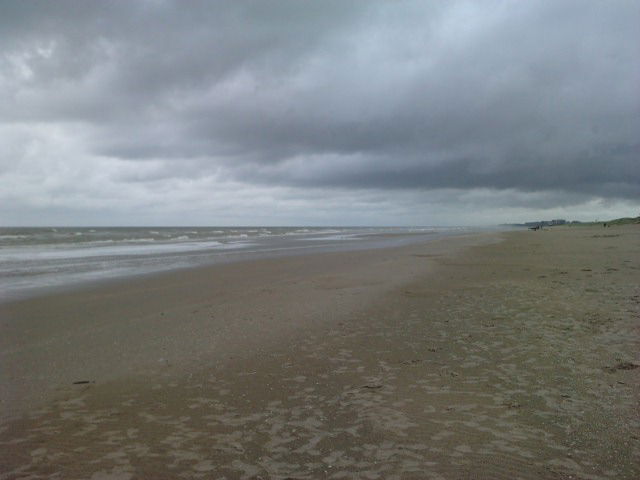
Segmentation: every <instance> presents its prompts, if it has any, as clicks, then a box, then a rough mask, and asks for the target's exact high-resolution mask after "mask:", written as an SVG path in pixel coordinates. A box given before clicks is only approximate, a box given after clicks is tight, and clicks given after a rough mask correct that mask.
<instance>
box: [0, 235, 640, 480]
mask: <svg viewBox="0 0 640 480" xmlns="http://www.w3.org/2000/svg"><path fill="white" fill-rule="evenodd" d="M0 347H1V353H0V355H1V357H0V359H1V362H0V367H1V371H0V400H1V402H2V403H1V408H2V412H1V415H2V416H1V423H0V479H3V480H5V479H27V478H29V479H36V478H59V479H85V478H87V479H94V480H107V479H163V478H166V479H173V478H188V479H190V478H202V479H209V478H216V479H219V478H226V479H239V478H245V479H287V478H288V479H315V478H332V479H350V478H366V479H377V478H380V479H431V478H433V479H567V480H568V479H584V480H587V479H589V480H595V479H635V478H640V403H639V401H640V368H638V366H639V365H640V228H638V226H637V225H628V226H620V227H612V228H606V229H603V228H601V227H598V228H596V227H558V228H551V229H545V230H542V231H537V232H532V231H519V232H508V233H492V234H476V235H466V236H460V237H455V238H447V239H443V240H438V241H434V242H431V243H428V244H424V245H414V246H409V247H402V248H393V249H380V250H367V251H357V252H342V253H326V254H316V255H308V256H298V257H290V258H278V259H265V260H255V261H251V262H243V263H236V264H227V265H218V266H214V267H207V268H199V269H192V270H182V271H175V272H171V273H166V274H160V275H154V276H148V277H144V278H138V279H130V280H126V281H120V282H111V283H109V284H105V285H101V286H94V287H92V286H87V287H85V288H82V289H77V290H75V291H73V292H68V293H58V294H52V295H48V296H43V297H38V298H33V299H28V300H22V301H14V302H7V303H4V304H1V305H0Z"/></svg>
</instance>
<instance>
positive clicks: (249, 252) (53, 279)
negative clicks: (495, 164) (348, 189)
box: [0, 227, 501, 303]
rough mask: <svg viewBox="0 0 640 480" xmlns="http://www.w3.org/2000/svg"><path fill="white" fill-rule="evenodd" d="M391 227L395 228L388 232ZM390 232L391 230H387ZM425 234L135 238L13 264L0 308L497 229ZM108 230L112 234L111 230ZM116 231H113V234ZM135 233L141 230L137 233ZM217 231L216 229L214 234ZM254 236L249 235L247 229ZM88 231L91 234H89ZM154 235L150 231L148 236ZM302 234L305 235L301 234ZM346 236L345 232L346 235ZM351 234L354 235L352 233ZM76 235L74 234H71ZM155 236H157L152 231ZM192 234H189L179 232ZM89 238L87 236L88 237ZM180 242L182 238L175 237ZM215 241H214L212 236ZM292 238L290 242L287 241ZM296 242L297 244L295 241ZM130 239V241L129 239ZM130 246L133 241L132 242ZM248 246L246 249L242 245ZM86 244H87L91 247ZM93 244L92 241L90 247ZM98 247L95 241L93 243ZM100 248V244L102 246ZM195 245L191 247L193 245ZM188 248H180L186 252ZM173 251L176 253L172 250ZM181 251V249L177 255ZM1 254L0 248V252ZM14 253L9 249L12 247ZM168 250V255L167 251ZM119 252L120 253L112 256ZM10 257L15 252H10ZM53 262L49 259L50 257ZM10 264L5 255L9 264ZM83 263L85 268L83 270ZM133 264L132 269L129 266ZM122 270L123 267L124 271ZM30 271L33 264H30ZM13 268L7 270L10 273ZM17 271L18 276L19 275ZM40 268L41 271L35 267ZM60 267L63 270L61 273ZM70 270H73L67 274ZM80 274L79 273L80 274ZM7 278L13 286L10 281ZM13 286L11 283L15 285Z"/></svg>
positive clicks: (0, 288)
mask: <svg viewBox="0 0 640 480" xmlns="http://www.w3.org/2000/svg"><path fill="white" fill-rule="evenodd" d="M393 228H395V227H393ZM393 228H391V229H392V230H393ZM430 228H431V230H430V231H426V230H427V228H426V227H425V229H423V230H421V231H415V232H414V231H410V230H407V231H403V232H391V233H389V232H384V230H385V229H382V228H381V229H379V230H380V232H377V233H376V232H374V233H370V232H368V231H366V229H360V230H359V231H358V230H357V229H355V228H352V229H344V232H347V233H344V232H343V233H344V235H343V234H340V233H339V232H338V231H337V230H336V232H338V236H340V237H342V236H346V237H350V236H356V237H357V239H355V241H354V240H353V239H348V240H345V239H342V238H341V239H340V240H336V239H335V238H333V237H332V235H327V233H325V232H324V231H323V230H322V231H320V232H318V233H314V232H313V231H309V232H307V233H304V234H302V233H298V234H292V235H288V234H282V235H272V236H265V237H256V238H248V237H247V238H246V239H245V238H235V237H233V238H234V241H235V242H236V244H235V246H234V244H233V243H230V244H228V245H227V246H224V248H222V247H221V245H223V244H220V242H219V241H218V240H219V239H218V240H215V241H214V240H213V239H209V240H211V241H213V242H214V243H215V244H216V246H211V247H206V246H204V245H201V246H199V247H197V248H193V245H192V244H190V243H189V242H183V244H180V243H174V244H171V245H168V246H167V245H165V247H164V248H165V249H167V248H168V249H169V250H167V251H164V252H162V251H161V252H156V253H153V252H154V250H153V249H154V248H155V247H157V245H156V244H155V243H148V242H149V241H153V242H155V239H145V238H141V239H138V241H139V242H143V241H145V240H146V241H147V245H142V246H141V244H140V243H135V244H133V247H134V248H136V249H138V250H140V249H142V250H141V251H140V252H139V253H137V254H132V253H127V248H132V245H131V244H122V245H116V246H113V245H111V244H109V246H108V247H106V248H109V249H114V248H119V249H120V250H117V251H111V252H110V255H111V256H108V255H107V252H102V253H101V255H98V254H97V252H95V251H91V249H89V253H87V252H86V251H85V252H84V255H86V256H84V257H83V256H80V257H78V259H79V261H80V265H75V266H73V267H71V266H69V265H67V266H65V265H64V264H63V265H62V266H61V265H58V266H57V267H56V268H58V269H61V270H59V271H58V272H57V273H56V274H55V275H53V274H51V273H44V272H40V273H39V274H35V275H33V276H30V275H29V270H28V268H29V266H28V265H22V266H20V265H14V266H13V267H10V268H9V270H8V272H9V273H8V276H5V277H2V273H6V272H7V271H6V270H5V271H4V272H0V303H7V302H14V301H17V300H28V299H30V298H37V297H42V296H49V295H53V294H61V293H66V292H73V291H77V290H79V289H84V288H85V286H90V287H100V286H103V285H109V284H118V283H119V282H121V281H123V280H127V279H144V278H145V277H149V276H155V275H159V274H163V273H170V272H173V271H185V270H191V269H194V268H195V269H197V268H202V267H205V268H206V267H212V266H215V265H224V264H229V263H240V262H248V261H254V260H264V259H269V258H284V257H293V256H306V255H316V254H323V253H339V252H351V251H357V250H375V249H379V248H397V247H400V246H408V245H412V244H421V243H424V242H430V241H433V240H438V239H440V238H443V237H449V236H459V235H469V234H476V233H478V234H482V233H487V232H489V233H491V232H499V231H501V229H499V228H498V227H494V228H481V227H477V228H472V227H468V228H466V227H465V228H463V227H447V228H440V229H439V228H437V227H430ZM112 230H113V229H112ZM116 230H117V229H116ZM141 231H144V229H142V230H141ZM216 231H217V230H216ZM252 231H254V230H252ZM89 232H94V230H92V229H89ZM154 232H155V231H154ZM305 232H306V230H305ZM349 232H351V233H349ZM353 232H356V233H353ZM75 233H80V232H75ZM155 233H158V232H155ZM183 233H189V234H193V233H195V232H191V231H188V232H183ZM88 234H89V233H88ZM178 238H182V237H178ZM214 238H217V237H214ZM291 239H293V243H292V241H291ZM301 239H302V242H300V240H301ZM134 240H135V239H134ZM132 241H133V240H132ZM243 242H244V243H246V242H249V243H248V244H247V245H244V243H243ZM91 243H92V242H89V244H91ZM93 243H95V242H93ZM98 243H100V242H98ZM102 243H104V241H103V242H102ZM196 243H197V242H196ZM65 245H66V247H67V249H70V250H68V251H67V255H70V256H69V257H68V258H65V257H64V255H62V256H61V257H60V252H55V257H56V258H57V257H60V259H62V261H63V263H64V261H67V262H68V261H70V260H72V259H75V258H76V254H77V253H78V252H75V251H73V248H74V247H77V246H78V245H83V244H82V243H79V244H77V245H76V244H73V243H71V244H65ZM190 245H191V247H190V248H186V247H189V246H190ZM35 247H37V246H36V245H28V246H26V248H28V249H33V248H35ZM40 247H41V248H44V249H45V259H44V260H45V261H46V260H47V259H50V257H51V255H52V252H51V251H47V248H51V245H49V244H42V245H40ZM98 248H105V246H104V245H102V244H101V245H100V246H99V247H98ZM145 248H151V251H150V253H147V254H144V253H143V251H144V249H145ZM176 248H178V250H175V249H176ZM179 248H182V250H179ZM0 249H1V248H0ZM14 249H15V247H14ZM172 250H173V251H172ZM118 252H120V253H118ZM26 254H27V252H26V251H25V252H22V255H23V256H24V255H26ZM13 255H14V256H15V255H16V252H13ZM38 255H39V252H38V250H37V249H36V250H34V251H32V252H29V257H35V258H38ZM51 258H53V257H51ZM96 258H97V259H98V260H100V263H99V267H100V268H97V266H96V264H95V259H96ZM101 258H106V259H107V262H108V265H106V268H105V265H104V264H103V263H102V260H101ZM12 260H13V261H15V259H12V258H11V254H10V255H9V260H8V261H9V264H11V262H12ZM83 262H85V263H86V265H83ZM134 264H135V265H137V266H134ZM125 265H126V266H125ZM32 267H33V265H32ZM50 267H51V265H48V266H47V265H45V267H44V269H45V270H46V269H47V268H50ZM11 268H13V270H11ZM20 268H23V269H24V271H21V270H20ZM41 268H42V267H41ZM65 268H66V270H65ZM71 268H75V269H78V271H76V272H73V271H72V270H71ZM83 268H84V269H85V270H84V271H83V270H82V269H83ZM11 279H13V281H11ZM16 282H17V283H16Z"/></svg>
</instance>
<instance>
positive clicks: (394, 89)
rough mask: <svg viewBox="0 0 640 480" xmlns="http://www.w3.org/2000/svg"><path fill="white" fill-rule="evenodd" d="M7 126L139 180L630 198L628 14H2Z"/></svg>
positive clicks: (152, 4)
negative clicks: (28, 126)
mask: <svg viewBox="0 0 640 480" xmlns="http://www.w3.org/2000/svg"><path fill="white" fill-rule="evenodd" d="M0 8H2V10H3V11H2V14H0V40H1V41H2V45H3V47H2V51H1V52H2V60H1V61H2V63H1V70H0V72H1V74H0V86H2V87H3V89H4V91H5V92H6V93H5V94H4V95H5V96H6V101H5V102H2V103H3V106H0V121H1V122H9V123H10V122H50V123H56V122H60V123H64V122H69V123H73V122H79V123H80V124H83V125H86V126H89V128H90V131H91V142H90V148H91V149H92V153H94V154H96V155H100V156H107V157H116V158H119V159H122V160H126V161H139V162H144V161H149V160H162V161H163V167H162V168H161V169H158V170H155V171H154V172H151V173H149V174H148V175H149V176H148V177H145V175H141V174H139V173H136V174H135V175H134V176H133V177H132V178H134V179H137V181H140V182H143V181H145V179H146V178H149V179H155V178H157V177H159V176H160V177H162V176H167V177H170V176H172V175H178V173H176V172H179V176H184V175H187V176H188V175H191V176H193V177H197V176H200V175H209V174H212V173H216V174H218V175H221V176H223V177H224V178H228V179H234V180H242V181H244V182H249V183H254V184H261V185H288V186H302V187H307V188H309V187H339V188H345V189H353V188H356V189H382V190H403V189H409V190H412V189H413V190H415V189H418V190H420V189H441V188H454V189H463V190H468V189H475V188H484V189H495V190H515V191H523V192H536V191H552V190H553V191H560V192H562V191H565V192H567V194H568V195H569V194H571V195H576V194H579V195H586V196H589V195H591V196H599V197H610V198H628V199H637V198H639V197H640V168H639V167H638V162H639V153H640V146H639V145H640V142H639V141H638V138H640V137H638V133H639V132H640V113H639V112H640V94H639V93H638V85H640V52H639V46H640V33H639V32H640V31H639V30H638V28H637V25H638V21H639V20H640V7H639V4H638V3H637V2H625V1H615V2H601V1H546V2H545V1H536V2H520V1H518V2H504V1H495V2H364V1H363V2H343V1H336V2H303V1H287V2H258V1H253V2H238V1H229V2H168V1H146V2H124V1H123V2H81V1H75V2H4V3H3V6H2V7H0Z"/></svg>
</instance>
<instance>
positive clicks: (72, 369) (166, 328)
mask: <svg viewBox="0 0 640 480" xmlns="http://www.w3.org/2000/svg"><path fill="white" fill-rule="evenodd" d="M496 238H497V236H496V234H494V233H488V234H486V233H485V234H476V233H474V234H467V235H456V236H451V237H446V238H440V239H433V240H431V241H429V242H426V243H424V244H412V245H407V246H402V247H389V248H374V249H359V250H353V251H341V252H321V253H310V254H305V255H287V256H282V257H273V258H257V259H250V260H246V261H237V262H229V263H220V264H214V265H203V266H198V267H192V268H184V269H176V270H170V271H165V272H157V273H150V274H142V275H138V276H131V277H123V278H118V279H109V280H105V281H101V282H95V283H94V282H91V283H89V284H87V285H82V286H79V287H77V288H75V289H68V288H67V289H63V290H61V291H59V292H56V291H54V292H50V293H48V294H43V295H40V296H35V297H30V298H25V299H17V300H12V301H7V302H4V303H0V327H1V331H2V335H1V339H0V351H1V352H2V353H1V354H0V356H1V358H2V362H1V363H2V365H3V367H4V368H3V372H0V394H1V395H0V399H2V400H3V401H2V403H1V404H0V405H1V406H2V409H1V410H2V414H1V415H0V419H1V418H3V417H6V416H7V415H8V414H9V415H13V412H17V413H20V412H21V411H22V410H24V409H25V408H31V407H32V406H36V405H37V404H38V402H41V401H43V400H48V399H50V398H53V397H55V396H56V395H59V394H60V392H61V391H64V389H65V387H66V386H68V385H70V384H72V382H74V381H83V380H86V379H87V378H88V379H89V380H90V381H105V380H112V379H117V378H119V377H123V376H135V375H137V374H141V373H143V374H157V373H158V372H165V371H166V370H167V369H169V370H180V369H183V368H184V367H185V366H188V365H191V364H193V363H195V362H208V363H219V362H224V361H225V358H227V357H229V356H235V357H236V358H238V357H242V356H244V355H245V353H244V352H245V351H250V350H252V349H254V348H261V347H263V346H264V345H271V344H277V343H278V342H280V341H282V337H286V336H288V335H293V334H295V333H296V332H297V331H298V330H299V329H300V328H311V327H313V326H314V325H315V324H322V323H323V322H326V321H327V318H328V317H336V316H340V315H342V316H346V315H348V314H349V313H350V312H351V311H353V310H355V309H359V308H363V307H364V306H366V305H367V304H368V303H370V302H371V301H372V300H373V299H374V298H375V296H376V295H378V294H380V293H381V292H385V291H387V290H389V289H392V288H394V287H395V286H397V285H398V284H401V283H403V282H407V281H409V280H410V279H412V278H413V277H414V276H415V275H417V274H421V273H422V271H421V270H419V269H417V268H416V265H415V264H414V262H412V261H411V259H412V258H413V257H411V255H412V254H413V253H414V252H417V251H422V250H423V249H424V248H427V249H429V251H433V254H434V255H443V254H453V252H455V251H457V250H459V249H461V248H465V246H466V245H468V244H474V243H482V242H485V241H496ZM389 263H391V264H392V267H393V271H394V278H384V276H383V271H384V268H385V265H386V264H389ZM336 292H337V293H338V295H337V296H336V295H334V294H335V293H336ZM336 299H338V301H336ZM300 302H304V305H300V304H299V303H300ZM278 317H280V318H278ZM300 317H302V319H303V322H304V323H302V322H300V323H301V325H297V324H296V323H297V322H298V321H299V318H300Z"/></svg>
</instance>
